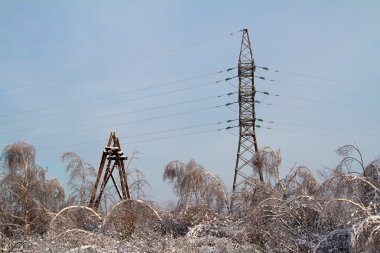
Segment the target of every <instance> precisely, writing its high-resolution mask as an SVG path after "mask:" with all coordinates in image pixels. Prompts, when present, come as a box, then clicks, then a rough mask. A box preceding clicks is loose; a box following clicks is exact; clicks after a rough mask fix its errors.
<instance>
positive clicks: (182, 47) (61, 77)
mask: <svg viewBox="0 0 380 253" xmlns="http://www.w3.org/2000/svg"><path fill="white" fill-rule="evenodd" d="M238 32H240V31H238ZM238 32H230V33H226V34H222V35H219V36H215V37H212V38H209V39H206V40H202V41H198V42H194V43H191V44H187V45H183V46H180V47H177V48H173V49H169V50H163V51H161V52H157V53H154V54H151V55H147V56H145V57H144V56H143V57H139V58H135V59H133V60H131V61H130V62H129V63H124V64H117V65H112V66H108V67H101V68H94V69H91V70H87V71H77V72H74V73H71V74H67V75H62V76H60V77H57V78H52V79H46V80H40V81H36V82H31V83H26V84H21V85H17V86H15V87H10V88H3V89H0V92H9V91H13V90H18V89H23V88H27V87H34V86H39V85H43V84H47V83H51V82H55V81H59V80H62V79H66V78H70V77H74V76H78V75H80V74H83V73H91V72H94V71H106V70H111V69H114V68H119V67H122V66H125V65H126V64H130V63H134V62H139V61H142V60H146V59H150V58H154V57H157V56H160V55H165V54H170V53H174V52H177V51H180V50H183V49H186V48H190V47H194V46H197V45H201V44H205V43H208V42H211V41H214V40H217V39H220V38H223V37H227V36H233V35H234V34H236V33H238Z"/></svg>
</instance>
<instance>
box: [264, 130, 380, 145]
mask: <svg viewBox="0 0 380 253" xmlns="http://www.w3.org/2000/svg"><path fill="white" fill-rule="evenodd" d="M265 130H275V131H283V132H290V133H295V134H307V135H316V136H324V137H329V138H338V139H348V138H351V137H352V136H350V137H348V136H338V135H331V134H324V133H314V132H305V131H299V130H294V129H286V128H272V127H269V128H265ZM355 140H360V141H366V142H368V141H375V142H378V141H377V140H373V139H371V140H370V139H366V140H364V139H357V138H355Z"/></svg>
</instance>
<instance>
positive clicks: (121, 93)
mask: <svg viewBox="0 0 380 253" xmlns="http://www.w3.org/2000/svg"><path fill="white" fill-rule="evenodd" d="M233 69H235V67H232V68H228V69H225V70H219V71H214V72H209V73H206V74H201V75H197V76H191V77H187V78H184V79H179V80H174V81H169V82H164V83H160V84H154V85H150V86H147V87H142V88H137V89H132V90H127V91H118V92H114V93H111V94H107V95H103V96H98V97H93V98H87V99H81V100H78V101H75V102H70V103H64V104H58V105H48V106H43V107H40V108H35V109H32V110H26V111H20V112H13V113H5V114H0V117H5V116H13V115H18V114H24V113H30V112H37V111H44V110H50V109H52V108H58V107H64V106H70V105H73V104H76V103H84V102H88V101H93V100H99V99H104V98H109V97H115V96H121V95H125V94H129V93H134V92H138V91H143V90H148V89H153V88H159V87H164V86H168V85H172V84H177V83H181V82H185V81H190V80H195V79H199V78H203V77H207V76H211V75H217V74H221V73H223V72H228V71H231V70H233Z"/></svg>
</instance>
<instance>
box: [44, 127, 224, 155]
mask: <svg viewBox="0 0 380 253" xmlns="http://www.w3.org/2000/svg"><path fill="white" fill-rule="evenodd" d="M227 122H231V121H230V120H226V121H218V122H212V123H205V124H197V125H191V126H186V127H180V128H171V129H164V130H159V131H153V132H147V133H141V134H135V135H129V136H119V139H129V138H135V137H140V136H146V135H154V134H161V133H170V132H177V131H182V130H187V129H193V128H200V127H205V126H211V125H221V124H223V123H227ZM101 142H104V139H97V140H94V141H88V142H81V143H75V144H66V145H60V146H50V147H45V148H39V151H41V150H51V149H55V148H61V147H70V146H80V145H85V144H92V143H101Z"/></svg>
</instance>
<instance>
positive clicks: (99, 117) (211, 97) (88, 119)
mask: <svg viewBox="0 0 380 253" xmlns="http://www.w3.org/2000/svg"><path fill="white" fill-rule="evenodd" d="M230 94H234V93H228V94H223V95H218V96H209V97H204V98H198V99H193V100H187V101H182V102H178V103H172V104H166V105H161V106H154V107H148V108H143V109H138V110H134V111H128V112H120V113H115V114H107V115H102V116H97V117H91V118H87V119H82V120H75V121H67V122H61V123H56V124H46V125H41V126H37V127H33V128H25V129H16V130H9V131H5V132H4V131H3V132H0V134H7V133H14V132H24V131H30V130H35V129H40V128H45V127H53V126H60V125H62V124H77V123H80V122H85V121H90V120H94V119H104V118H112V117H116V116H121V115H126V114H132V113H137V112H146V111H151V110H158V109H163V108H168V107H172V106H177V105H183V104H189V103H194V102H200V101H205V100H210V99H215V98H221V97H224V96H229V95H230ZM231 104H233V103H228V104H226V105H227V106H229V105H231Z"/></svg>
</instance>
